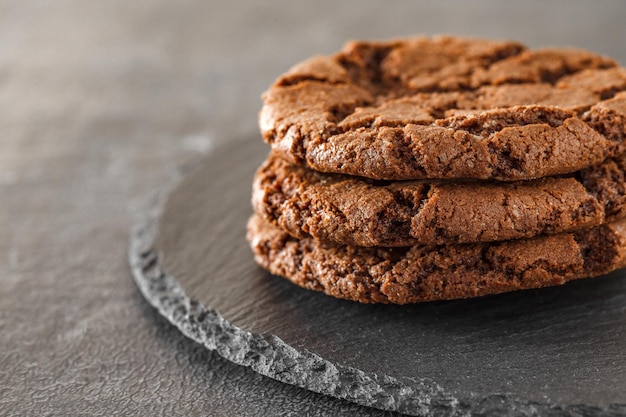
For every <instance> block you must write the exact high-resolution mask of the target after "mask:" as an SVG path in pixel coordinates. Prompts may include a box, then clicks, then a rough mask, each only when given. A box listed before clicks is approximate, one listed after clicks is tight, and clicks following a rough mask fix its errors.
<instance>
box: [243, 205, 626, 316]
mask: <svg viewBox="0 0 626 417" xmlns="http://www.w3.org/2000/svg"><path fill="white" fill-rule="evenodd" d="M248 240H249V242H250V245H251V247H252V250H253V252H254V256H255V260H256V262H257V263H259V264H260V265H261V266H263V267H264V268H265V269H267V270H269V271H270V272H271V273H273V274H276V275H281V276H283V277H286V278H287V279H289V280H290V281H292V282H293V283H295V284H297V285H299V286H302V287H304V288H308V289H311V290H316V291H322V292H324V293H326V294H328V295H331V296H333V297H337V298H344V299H348V300H354V301H359V302H362V303H395V304H407V303H414V302H420V301H434V300H451V299H458V298H467V297H478V296H482V295H487V294H496V293H502V292H506V291H514V290H522V289H528V288H539V287H545V286H552V285H560V284H563V283H565V282H567V281H571V280H574V279H578V278H584V277H591V276H596V275H601V274H604V273H607V272H610V271H612V270H615V269H618V268H621V267H623V266H625V265H626V219H622V220H618V221H616V222H613V223H609V224H605V225H601V226H597V227H593V228H589V229H583V230H580V231H578V232H576V233H562V234H558V235H552V236H542V237H536V238H531V239H521V240H511V241H506V242H497V243H470V244H459V245H448V246H439V247H426V246H413V247H410V248H393V249H381V248H363V247H357V246H345V245H336V244H329V243H321V242H319V241H317V240H315V239H313V238H311V237H305V238H302V239H296V238H293V237H291V236H289V235H288V234H287V233H285V232H283V231H282V230H281V229H279V228H278V227H276V226H272V225H270V224H269V223H265V222H263V220H262V219H261V218H260V217H259V216H257V215H255V216H253V217H252V218H251V219H250V221H249V223H248Z"/></svg>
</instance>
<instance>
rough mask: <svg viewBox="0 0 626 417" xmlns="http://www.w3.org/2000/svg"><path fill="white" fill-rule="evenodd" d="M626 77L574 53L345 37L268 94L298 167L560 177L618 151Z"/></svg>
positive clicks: (271, 122)
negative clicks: (348, 40) (338, 48)
mask: <svg viewBox="0 0 626 417" xmlns="http://www.w3.org/2000/svg"><path fill="white" fill-rule="evenodd" d="M624 90H626V70H625V69H624V68H621V67H618V66H617V64H616V63H615V62H614V61H613V60H611V59H608V58H605V57H602V56H599V55H596V54H593V53H590V52H586V51H582V50H574V49H565V48H563V49H543V50H528V49H526V48H525V47H524V46H523V45H521V44H519V43H516V42H506V41H502V42H498V41H486V40H475V39H462V38H455V37H436V38H413V39H407V40H398V41H390V42H352V43H349V44H347V45H346V46H345V48H344V49H343V50H342V51H341V52H339V53H337V54H335V55H332V56H318V57H314V58H311V59H310V60H308V61H305V62H303V63H301V64H299V65H296V66H295V67H293V68H292V69H291V70H290V71H289V72H287V73H286V74H285V75H283V76H281V77H280V78H279V79H278V80H277V81H276V82H275V83H274V84H273V85H272V86H271V87H270V89H269V90H268V91H266V92H265V93H264V95H263V100H264V105H263V108H262V110H261V113H260V116H259V124H260V127H261V132H262V134H263V138H264V140H265V141H266V142H268V143H270V144H271V145H272V148H273V149H274V151H275V152H277V153H278V154H280V155H281V156H282V157H283V158H286V159H289V160H290V161H291V162H293V163H297V164H301V165H306V166H308V167H310V168H312V169H315V170H317V171H322V172H334V173H343V174H350V175H359V176H363V177H368V178H373V179H386V180H412V179H424V178H430V179H446V178H477V179H497V180H502V181H512V180H526V179H534V178H541V177H546V176H554V175H561V174H566V173H571V172H574V171H578V170H580V169H582V168H584V167H586V166H589V165H593V164H596V163H599V162H601V161H603V160H604V159H606V158H607V157H612V156H616V155H619V154H621V153H623V151H624V149H625V144H624V142H625V140H626V93H624V92H623V91H624Z"/></svg>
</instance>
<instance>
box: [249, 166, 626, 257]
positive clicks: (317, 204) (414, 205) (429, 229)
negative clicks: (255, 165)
mask: <svg viewBox="0 0 626 417" xmlns="http://www.w3.org/2000/svg"><path fill="white" fill-rule="evenodd" d="M252 204H253V206H254V209H255V211H256V212H257V213H258V214H260V215H261V216H262V217H263V218H264V219H265V220H266V221H269V222H271V223H273V224H276V225H278V226H280V227H281V228H282V229H283V230H285V231H287V232H288V233H289V234H291V235H292V236H295V237H299V238H302V237H305V236H306V235H310V236H313V237H314V238H316V239H318V240H326V241H332V242H335V243H341V244H347V245H357V246H387V247H391V246H412V245H416V244H426V245H428V244H448V243H470V242H490V241H497V240H508V239H519V238H528V237H533V236H537V235H541V234H555V233H560V232H566V231H573V230H576V229H580V228H588V227H591V226H596V225H599V224H601V223H604V222H605V221H607V220H608V221H611V220H614V219H616V218H619V217H621V216H624V214H626V155H622V156H620V157H617V158H613V159H608V160H606V161H604V162H603V163H601V164H600V165H597V166H593V167H590V168H586V169H584V170H582V171H579V172H577V173H574V174H569V175H567V176H564V177H557V178H554V177H550V178H541V179H537V180H531V181H522V182H509V183H503V182H485V181H456V182H450V181H433V180H429V181H426V180H416V181H403V182H383V181H375V180H369V179H364V178H359V177H353V176H347V175H339V174H324V173H320V172H317V171H313V170H310V169H307V168H305V167H302V166H297V165H293V164H289V163H288V162H286V161H284V160H283V159H281V158H278V157H276V156H272V155H270V157H269V158H268V160H267V161H266V162H265V163H264V164H263V165H262V166H261V167H260V168H259V170H258V172H257V174H256V176H255V180H254V186H253V194H252Z"/></svg>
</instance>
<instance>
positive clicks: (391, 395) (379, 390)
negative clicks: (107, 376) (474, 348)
mask: <svg viewBox="0 0 626 417" xmlns="http://www.w3.org/2000/svg"><path fill="white" fill-rule="evenodd" d="M175 185H176V184H173V185H171V186H170V187H166V189H165V191H164V192H162V193H160V197H159V198H158V202H157V203H156V204H155V205H154V207H152V208H151V209H150V210H148V211H147V214H145V216H144V219H143V221H142V222H141V223H140V224H139V225H138V226H136V227H135V228H134V229H133V231H132V233H131V237H130V249H129V262H130V267H131V270H132V275H133V278H134V281H135V283H136V285H137V287H138V288H139V290H140V292H141V293H142V294H143V296H144V297H145V299H146V300H147V301H148V302H149V303H150V304H151V305H152V306H153V307H154V308H156V309H157V310H158V311H159V313H160V314H161V315H162V316H163V317H165V318H166V319H167V320H168V321H170V322H171V323H172V324H173V325H174V326H176V327H177V328H178V329H179V330H180V331H181V332H182V333H183V334H184V335H185V336H187V337H189V338H190V339H192V340H194V341H195V342H197V343H200V344H202V345H203V346H205V347H206V348H207V349H210V350H214V351H216V352H217V353H218V354H219V355H220V356H222V357H223V358H225V359H227V360H229V361H231V362H233V363H235V364H237V365H243V366H248V367H250V368H252V369H253V370H254V371H256V372H258V373H259V374H261V375H265V376H268V377H270V378H273V379H275V380H278V381H281V382H284V383H288V384H292V385H295V386H298V387H300V388H304V389H307V390H310V391H313V392H317V393H320V394H325V395H330V396H333V397H337V398H341V399H344V400H347V401H351V402H354V403H357V404H360V405H364V406H369V407H374V408H378V409H381V410H389V411H398V412H401V413H406V414H409V415H416V416H426V415H437V416H468V415H475V414H479V415H505V416H506V415H510V416H513V415H515V416H538V415H550V416H555V417H556V416H607V417H608V416H626V404H610V405H608V406H606V407H595V406H587V405H582V404H573V405H568V406H565V407H562V406H558V405H553V404H549V403H539V402H535V401H530V400H527V399H524V398H520V397H517V396H514V395H511V394H506V393H502V394H492V395H488V396H480V395H475V394H472V395H469V396H457V395H455V394H454V393H452V392H449V391H447V390H445V389H444V388H443V387H441V386H440V385H439V384H437V383H436V382H435V381H433V380H431V379H428V378H412V379H410V380H402V381H401V380H398V379H396V378H393V377H390V376H387V375H376V374H372V373H366V372H363V371H360V370H358V369H356V368H352V367H348V366H342V365H338V364H334V363H332V362H330V361H327V360H326V359H324V358H322V357H320V356H319V355H316V354H315V353H312V352H309V351H307V350H298V349H296V348H294V347H292V346H290V345H288V344H287V343H285V342H284V341H283V340H281V339H280V338H279V337H277V336H274V335H270V336H263V335H259V334H254V333H251V332H248V331H246V330H244V329H241V328H239V327H237V326H235V325H233V324H232V323H230V322H229V321H228V320H226V319H225V318H224V317H222V316H221V315H220V314H219V313H218V312H217V311H215V310H213V309H211V308H210V306H209V307H206V306H204V305H202V304H201V303H199V302H198V301H195V300H192V299H191V298H190V297H189V296H188V295H187V294H186V293H185V291H184V289H183V288H182V287H181V285H180V284H179V282H178V281H177V280H176V278H175V277H173V276H171V275H169V274H168V273H167V272H166V271H164V270H163V268H162V265H161V255H160V254H159V253H157V252H156V251H155V250H154V249H153V248H152V246H153V243H154V238H155V236H156V233H157V228H158V221H159V218H160V215H161V213H162V210H163V208H164V205H165V201H166V199H167V195H168V194H169V191H171V190H172V189H173V188H174V187H175ZM250 256H252V255H250Z"/></svg>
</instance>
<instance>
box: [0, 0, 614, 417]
mask: <svg viewBox="0 0 626 417" xmlns="http://www.w3.org/2000/svg"><path fill="white" fill-rule="evenodd" d="M624 17H626V3H624V2H622V1H618V0H616V1H604V2H589V1H564V0H563V1H554V2H549V3H547V2H543V1H530V2H529V1H524V2H498V1H493V2H487V1H472V2H465V1H438V2H430V3H425V2H415V1H394V2H387V1H380V2H372V1H369V2H366V1H342V2H337V1H315V2H309V3H306V4H305V3H302V2H293V1H281V2H278V1H274V2H256V1H252V0H248V1H240V2H219V3H217V2H208V1H198V2H191V1H183V2H168V1H164V0H161V1H133V2H127V1H106V2H83V1H80V0H75V1H56V2H40V1H27V0H24V1H12V2H7V1H3V2H0V109H1V112H0V334H2V336H1V337H0V413H2V414H7V415H11V414H15V415H18V414H19V415H41V414H56V415H68V414H72V415H81V414H82V415H107V414H112V413H115V414H118V415H122V414H129V415H154V414H157V415H158V414H164V415H165V414H166V415H190V414H192V415H193V414H198V415H202V414H206V415H215V414H224V413H225V412H226V410H230V411H231V414H232V415H259V414H268V413H269V414H277V413H278V412H279V410H284V411H285V413H286V414H288V413H290V412H292V413H303V412H304V411H303V410H308V412H309V413H311V414H316V413H317V414H336V413H337V412H338V411H340V410H341V407H345V409H346V410H347V409H350V410H351V411H352V412H353V411H354V410H356V408H354V407H353V406H351V405H347V404H346V403H344V402H339V401H335V400H329V399H326V398H323V397H320V396H316V395H312V394H310V393H307V392H304V391H302V390H299V389H295V388H292V387H288V386H284V385H282V384H279V383H276V382H273V381H271V380H269V379H267V378H262V377H259V376H257V375H255V374H254V373H253V372H251V371H248V370H246V369H243V368H240V367H237V366H233V365H230V364H229V363H227V362H226V361H224V360H222V359H220V358H219V357H217V356H216V355H214V354H212V353H210V352H206V351H205V350H204V349H203V348H201V347H199V346H197V345H195V344H194V343H192V342H189V341H187V340H186V339H184V337H183V336H181V335H180V334H179V333H178V332H177V331H176V330H175V329H173V328H172V327H171V326H170V325H169V324H167V323H166V322H165V321H164V320H162V319H161V318H159V317H158V315H157V314H156V312H154V311H153V310H152V309H151V308H150V307H149V306H148V305H147V303H145V302H144V301H143V299H142V297H141V296H140V295H139V294H138V292H137V290H136V288H135V287H134V284H133V282H132V280H131V278H130V272H129V269H128V266H127V261H126V251H127V244H128V234H129V230H130V227H131V225H132V224H133V223H134V222H135V221H136V220H137V219H138V217H137V216H138V214H139V213H140V211H141V209H142V208H143V207H145V205H146V204H147V203H148V201H149V200H148V197H149V196H150V195H151V193H152V192H153V191H154V190H156V189H158V188H159V187H160V186H161V185H163V184H165V183H168V182H169V181H170V180H171V179H172V177H174V176H175V175H176V173H177V172H178V169H179V167H180V166H182V165H185V164H190V163H192V162H193V161H194V160H197V159H198V157H199V156H200V155H202V154H205V153H207V152H210V150H211V149H212V148H214V147H215V146H216V144H217V143H218V142H220V141H228V140H233V139H234V138H241V137H252V136H253V135H255V134H256V133H255V132H256V114H257V111H258V109H259V107H260V100H259V95H260V93H261V92H262V91H263V89H265V88H266V87H267V85H269V83H270V82H271V81H272V80H273V79H274V78H275V77H276V76H277V75H278V74H279V73H281V72H282V71H284V70H285V69H286V68H287V67H288V66H290V65H292V64H294V63H295V62H297V61H298V60H301V59H303V58H305V57H307V56H309V55H311V54H315V53H328V52H332V51H334V50H336V49H338V48H339V47H340V45H341V43H343V41H344V40H346V39H348V38H381V37H393V36H402V35H408V34H414V33H456V34H465V35H474V36H492V37H505V38H514V39H519V40H522V41H524V42H526V43H528V44H529V45H531V46H543V45H574V46H579V47H585V48H590V49H594V50H596V51H599V52H603V53H606V54H610V55H612V56H614V57H616V58H618V59H619V60H620V61H621V62H622V63H625V62H626V44H625V42H624V39H626V25H624ZM268 398H271V401H269V400H268ZM361 412H362V413H363V415H368V413H369V411H367V410H361Z"/></svg>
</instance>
